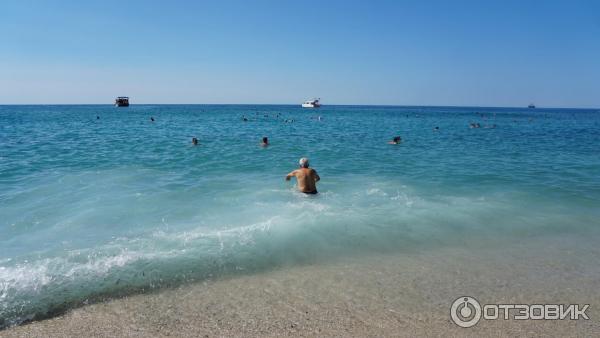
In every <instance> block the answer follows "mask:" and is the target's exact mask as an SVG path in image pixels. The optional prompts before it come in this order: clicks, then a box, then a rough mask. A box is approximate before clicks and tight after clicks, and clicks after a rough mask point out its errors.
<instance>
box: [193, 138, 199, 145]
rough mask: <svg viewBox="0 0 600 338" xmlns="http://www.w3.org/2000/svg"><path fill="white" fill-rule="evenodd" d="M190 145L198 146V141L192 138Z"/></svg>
mask: <svg viewBox="0 0 600 338" xmlns="http://www.w3.org/2000/svg"><path fill="white" fill-rule="evenodd" d="M192 144H193V145H195V146H197V145H198V139H197V138H195V137H192Z"/></svg>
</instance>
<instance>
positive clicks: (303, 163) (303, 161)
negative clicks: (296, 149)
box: [298, 157, 308, 168]
mask: <svg viewBox="0 0 600 338" xmlns="http://www.w3.org/2000/svg"><path fill="white" fill-rule="evenodd" d="M298 164H300V166H301V167H302V168H308V158H306V157H303V158H301V159H300V161H298Z"/></svg>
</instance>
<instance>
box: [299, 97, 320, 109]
mask: <svg viewBox="0 0 600 338" xmlns="http://www.w3.org/2000/svg"><path fill="white" fill-rule="evenodd" d="M319 100H320V98H318V99H312V100H307V101H305V102H304V103H303V104H302V108H319V107H320V106H321V103H320V102H319Z"/></svg>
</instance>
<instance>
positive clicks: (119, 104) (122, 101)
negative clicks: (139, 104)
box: [115, 96, 129, 107]
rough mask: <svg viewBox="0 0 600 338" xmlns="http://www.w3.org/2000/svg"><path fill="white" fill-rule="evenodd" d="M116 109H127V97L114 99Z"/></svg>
mask: <svg viewBox="0 0 600 338" xmlns="http://www.w3.org/2000/svg"><path fill="white" fill-rule="evenodd" d="M115 106H116V107H129V97H127V96H119V97H117V98H116V99H115Z"/></svg>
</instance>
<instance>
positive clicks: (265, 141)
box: [260, 136, 269, 147]
mask: <svg viewBox="0 0 600 338" xmlns="http://www.w3.org/2000/svg"><path fill="white" fill-rule="evenodd" d="M260 145H261V146H263V147H267V146H269V138H268V137H266V136H265V137H263V138H262V142H261V143H260Z"/></svg>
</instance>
